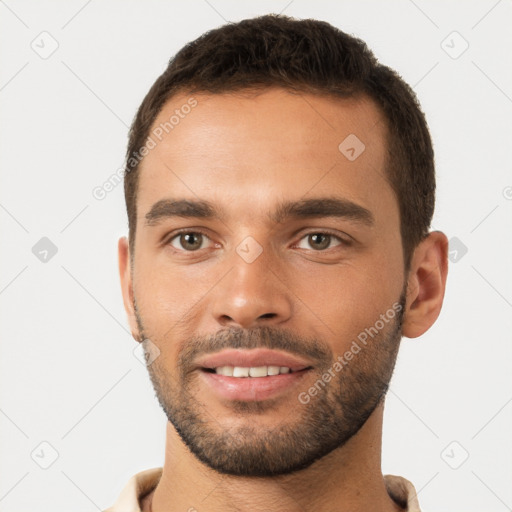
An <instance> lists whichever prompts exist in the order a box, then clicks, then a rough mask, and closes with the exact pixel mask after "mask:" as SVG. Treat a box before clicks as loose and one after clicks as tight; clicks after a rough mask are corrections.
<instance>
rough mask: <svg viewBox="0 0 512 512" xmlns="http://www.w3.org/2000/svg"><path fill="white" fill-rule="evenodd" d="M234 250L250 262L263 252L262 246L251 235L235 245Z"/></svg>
mask: <svg viewBox="0 0 512 512" xmlns="http://www.w3.org/2000/svg"><path fill="white" fill-rule="evenodd" d="M236 252H237V253H238V255H239V256H240V257H241V258H242V259H243V260H244V261H245V262H246V263H252V262H253V261H255V260H256V258H258V257H259V255H260V254H261V253H262V252H263V247H262V246H261V245H260V244H259V243H258V242H257V241H256V240H255V239H254V238H253V237H252V236H248V237H246V238H244V239H243V240H242V241H241V242H240V243H239V244H238V245H237V246H236Z"/></svg>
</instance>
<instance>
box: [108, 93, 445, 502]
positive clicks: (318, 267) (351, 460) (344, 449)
mask: <svg viewBox="0 0 512 512" xmlns="http://www.w3.org/2000/svg"><path fill="white" fill-rule="evenodd" d="M188 98H189V97H188V96H187V95H178V96H175V97H173V98H171V99H170V100H169V101H168V103H167V104H166V105H165V106H164V109H163V110H162V112H161V113H160V114H159V116H158V118H157V120H156V121H155V123H154V126H158V125H159V124H160V123H161V122H165V121H166V120H168V119H169V117H170V116H171V115H172V114H173V113H174V111H175V109H176V108H180V106H181V105H183V104H184V103H186V101H187V99H188ZM194 98H195V99H196V100H197V101H198V105H197V106H196V107H195V108H194V109H193V110H192V111H191V113H190V114H188V115H187V116H186V117H185V118H184V119H183V120H181V121H180V123H179V125H177V126H175V128H174V129H173V130H172V132H170V133H169V134H168V135H167V136H166V137H165V138H164V139H163V140H162V142H160V143H159V144H157V146H156V147H155V148H154V149H153V150H151V151H150V152H149V154H148V155H147V156H146V157H145V158H144V160H143V161H142V163H141V167H140V176H139V180H140V181H139V191H138V198H137V210H138V216H137V234H136V239H135V250H134V255H130V253H129V249H128V240H127V239H126V238H125V237H123V238H121V239H120V240H119V244H118V249H119V269H120V277H121V285H122V292H123V300H124V305H125V309H126V312H127V315H128V318H129V322H130V327H131V331H132V335H133V337H134V339H136V340H138V341H142V340H143V339H144V338H149V339H150V340H151V341H152V342H153V343H154V344H155V345H156V346H158V349H159V350H160V355H159V356H158V358H157V359H156V360H155V362H154V363H152V365H151V366H150V367H149V368H150V375H151V377H152V380H153V384H154V385H155V387H156V386H157V385H158V384H160V386H161V389H160V390H159V392H160V396H159V399H161V401H162V400H167V402H166V403H167V404H169V403H170V402H171V400H173V397H176V396H179V397H181V398H184V397H186V398H187V403H188V404H189V407H190V409H191V411H193V412H195V413H196V414H197V415H198V417H199V418H200V419H202V420H203V425H204V428H205V429H209V430H205V432H208V433H209V434H211V435H212V436H213V435H221V433H222V432H228V433H232V434H234V435H233V436H232V439H233V440H234V442H238V443H239V445H238V446H237V449H238V450H239V451H240V450H242V451H243V449H244V444H243V443H244V442H243V441H242V440H241V438H240V437H239V436H237V435H236V433H237V432H240V431H241V430H240V429H243V428H248V427H252V428H253V430H252V435H253V437H250V438H248V440H247V443H249V442H254V443H256V442H257V441H261V439H260V438H261V437H262V436H264V435H268V433H269V432H270V433H273V432H277V431H278V429H280V428H282V429H286V428H289V429H290V430H294V429H295V430H296V431H297V432H298V433H301V432H303V430H301V428H303V427H304V425H305V422H306V421H307V419H308V418H310V417H313V414H314V412H315V411H318V409H315V407H320V405H319V404H324V405H329V404H331V405H332V406H333V407H332V410H331V414H332V419H333V421H334V418H338V419H339V420H340V421H341V420H345V416H344V415H343V414H346V412H347V411H346V408H345V409H343V407H342V405H341V402H338V401H335V399H336V397H340V398H341V397H342V396H343V394H344V390H346V391H347V394H350V393H349V392H350V391H353V390H355V389H357V385H356V384H357V382H356V380H355V379H356V376H357V375H358V372H360V374H361V373H364V374H365V375H367V376H369V377H371V376H372V375H373V373H374V372H375V368H376V366H375V367H373V368H372V361H375V360H376V359H375V356H376V355H379V354H383V353H384V352H383V350H384V349H383V348H382V347H383V346H384V345H383V344H384V340H386V339H387V342H386V343H387V346H388V347H389V354H388V356H389V357H387V358H386V361H385V363H382V364H383V366H382V367H383V368H386V370H387V371H389V375H387V377H386V379H385V381H386V382H383V383H382V386H385V385H386V383H387V381H389V378H390V377H391V372H392V369H393V365H394V361H395V357H396V350H398V345H399V339H400V334H402V335H404V336H406V337H409V338H414V337H417V336H420V335H421V334H423V333H424V332H425V331H427V330H428V329H429V328H430V326H431V325H432V324H433V323H434V322H435V320H436V319H437V317H438V315H439V312H440V310H441V306H442V302H443V297H444V290H445V284H446V275H447V246H448V242H447V238H446V236H445V235H444V234H443V233H441V232H438V231H436V232H431V233H430V234H429V236H428V237H427V238H426V239H424V240H423V241H422V242H421V243H420V244H419V245H418V246H417V248H416V250H415V252H414V254H413V257H412V262H411V267H410V270H409V272H408V273H407V274H406V273H405V272H404V261H403V255H402V240H401V236H400V219H399V210H398V203H397V200H396V197H395V195H394V192H393V190H392V188H391V186H390V185H389V183H388V182H387V180H386V176H385V171H384V162H385V154H386V123H385V120H384V119H383V117H382V115H381V113H380V111H379V109H378V108H377V107H376V105H375V104H374V103H373V102H372V101H371V100H370V99H368V98H365V97H360V98H357V99H346V100H345V99H344V100H340V99H333V98H329V97H324V96H316V95H310V94H302V95H296V94H291V93H289V92H287V91H285V90H282V89H280V88H269V89H266V90H265V91H264V92H263V93H261V94H260V95H258V96H248V95H239V94H238V95H234V94H222V95H209V94H195V95H194ZM242 120H243V121H242ZM349 134H356V135H357V137H358V138H359V139H360V140H361V141H363V143H364V144H365V150H364V151H363V153H362V154H361V155H360V156H359V157H358V158H357V159H356V160H354V161H349V160H348V159H347V158H346V157H345V156H344V155H343V154H342V153H341V152H340V151H339V150H338V145H339V144H340V143H341V142H342V141H343V140H344V139H345V138H346V137H347V135H349ZM171 197H172V198H180V199H190V200H197V199H203V200H207V201H209V202H210V203H212V204H214V205H215V206H217V207H218V208H221V209H222V210H223V212H224V216H223V217H222V219H197V218H176V217H174V218H165V219H162V220H161V222H159V223H157V224H155V225H147V223H146V219H145V215H146V214H147V213H148V212H149V211H150V210H151V208H152V206H153V205H154V204H155V203H156V202H157V201H160V200H162V199H166V198H171ZM312 197H315V198H325V197H330V198H332V197H336V198H342V199H346V200H349V201H352V202H354V203H356V204H358V205H360V206H362V207H364V208H366V209H367V210H369V211H370V212H371V214H372V216H373V220H374V221H373V224H372V225H371V226H369V225H366V224H365V223H362V222H358V221H356V220H353V219H350V218H339V217H322V218H308V219H298V218H289V219H285V220H283V221H282V222H280V223H275V222H272V221H271V220H270V219H269V217H268V214H269V213H270V212H273V211H274V209H275V207H276V205H277V204H278V203H279V202H281V201H288V200H289V201H297V200H302V199H308V198H312ZM181 228H190V232H196V230H198V229H199V230H200V231H204V232H205V234H207V238H204V239H203V245H202V246H201V248H200V249H199V250H197V251H188V252H187V251H186V250H185V248H183V246H181V245H180V243H179V242H180V238H179V237H177V238H173V242H172V245H170V240H171V238H172V236H174V234H175V231H176V230H178V229H181ZM325 231H327V232H330V233H332V234H333V235H334V238H332V239H331V244H330V246H328V248H326V249H322V250H318V248H316V247H315V245H313V246H312V245H311V239H310V238H308V236H307V235H308V234H314V233H324V232H325ZM171 235H172V236H171ZM248 236H251V237H253V238H254V239H255V240H256V241H257V242H258V244H259V245H260V246H261V249H262V253H261V254H260V255H259V256H258V257H257V258H256V259H255V260H254V261H253V262H252V263H247V262H246V261H245V260H244V259H243V258H241V257H240V255H239V254H238V253H237V251H236V248H237V246H238V245H239V244H240V243H241V242H242V241H243V240H244V239H245V238H246V237H248ZM338 236H339V237H340V239H341V240H351V241H352V244H351V245H348V246H347V245H345V244H341V243H340V242H339V240H337V239H336V237H338ZM347 237H348V238H347ZM163 242H167V245H165V244H164V243H163ZM402 294H403V297H404V298H405V308H404V311H403V318H402V324H401V326H400V325H395V327H397V328H398V329H400V327H401V333H400V332H398V334H397V333H396V332H395V333H394V334H393V332H392V330H393V329H392V328H393V323H392V322H390V323H389V324H388V325H386V327H385V328H384V329H382V332H380V333H379V337H378V338H376V339H375V342H374V343H373V344H369V346H368V348H366V349H365V350H363V351H362V352H361V353H360V354H358V355H356V356H354V359H353V360H352V361H350V362H349V364H348V366H347V370H346V371H345V370H343V371H344V372H345V373H343V375H344V377H339V378H338V379H336V378H334V379H333V380H332V383H331V384H330V385H329V386H328V387H327V388H326V390H325V391H323V392H322V393H323V394H322V395H321V396H320V397H318V400H317V401H315V400H312V402H311V403H310V404H309V405H302V404H300V403H299V402H298V400H297V395H298V393H299V392H300V391H304V390H307V389H308V388H309V387H310V386H312V385H313V384H314V383H315V381H316V380H317V379H318V378H319V376H321V374H322V371H323V370H325V369H326V368H327V367H328V365H327V360H325V361H324V363H325V366H322V365H320V364H318V365H317V366H316V367H315V368H314V369H313V370H314V371H312V372H309V373H308V374H307V375H305V377H304V379H303V381H302V382H301V383H300V385H299V386H297V387H295V388H294V389H292V390H290V391H288V392H286V393H284V394H282V395H280V397H279V399H277V400H275V401H273V402H272V403H271V404H270V402H269V403H265V401H263V402H261V403H260V405H261V406H260V407H259V408H258V407H255V406H254V405H253V406H250V405H247V406H246V407H236V406H235V404H232V403H229V402H226V401H224V400H220V399H219V398H218V397H217V395H215V393H214V392H213V391H212V390H210V389H208V387H207V386H205V385H204V383H203V382H202V381H201V379H200V378H199V376H198V374H197V372H192V371H191V372H190V373H189V374H188V373H187V379H188V380H187V381H186V382H187V387H185V380H180V377H179V376H180V366H179V365H178V362H179V361H182V362H183V359H180V357H181V358H183V354H185V353H186V352H187V350H190V349H191V345H192V348H193V345H194V342H196V341H197V342H199V341H202V342H205V343H209V342H211V343H213V341H215V340H218V339H220V338H216V337H215V336H216V334H217V333H219V332H220V331H221V330H225V329H229V328H232V329H242V330H243V331H242V332H247V330H256V332H257V329H258V328H260V327H268V328H270V329H274V332H275V333H276V334H277V333H278V332H279V333H284V334H286V335H288V336H289V339H290V340H292V339H293V340H304V343H306V342H307V341H308V340H315V341H317V342H318V343H319V345H320V346H321V347H322V349H323V353H324V354H325V355H326V356H329V357H330V358H331V359H330V362H331V363H332V362H333V361H335V358H336V356H338V355H343V354H344V353H345V352H346V351H347V350H349V349H350V346H351V343H352V341H353V340H355V339H356V338H357V335H358V334H359V333H361V332H362V331H364V329H365V328H367V327H369V326H372V325H374V324H375V322H376V320H378V319H379V317H380V315H381V314H383V313H385V312H386V311H387V310H389V309H390V308H391V307H392V305H393V304H394V303H397V302H398V301H399V299H400V297H401V295H402ZM326 298H328V299H327V300H326ZM386 336H387V338H386ZM393 336H394V337H393ZM299 337H300V338H299ZM379 342H381V343H380V344H379ZM301 343H302V341H301ZM298 346H299V347H300V348H301V349H302V347H306V344H304V345H301V344H299V345H298ZM392 349H396V350H395V351H394V352H393V351H392ZM214 350H215V346H214V345H211V347H210V349H209V352H213V351H214ZM185 361H187V360H185ZM319 362H320V360H319V361H318V363H319ZM375 364H377V363H375ZM184 368H185V369H188V368H189V366H187V365H182V366H181V369H182V370H183V369H184ZM372 370H373V373H372ZM343 379H345V380H343ZM370 381H371V379H370ZM368 393H369V392H368ZM166 394H167V396H165V397H164V395H166ZM368 396H369V394H368ZM174 399H175V401H176V403H177V404H179V403H180V402H179V401H178V399H177V398H174ZM322 401H323V402H322ZM383 407H384V402H383V400H381V401H379V402H378V403H377V404H375V403H372V408H371V414H370V415H369V417H368V418H367V419H366V418H364V419H362V420H361V421H362V424H361V425H358V427H357V432H355V433H352V434H354V435H352V434H351V435H350V437H349V438H347V439H344V442H343V443H342V444H340V446H338V447H331V449H330V451H329V453H326V454H324V455H323V456H322V457H321V458H318V459H317V460H316V461H314V462H313V463H311V464H309V465H308V467H305V468H304V469H301V470H299V471H293V472H289V473H283V474H280V475H274V476H267V477H254V476H241V475H232V474H226V473H223V472H221V471H218V470H216V469H215V468H213V467H211V466H209V465H208V464H207V463H205V462H204V461H201V460H199V459H198V458H197V457H196V456H195V455H194V453H192V451H191V450H190V449H189V447H187V445H186V444H185V442H184V441H183V439H182V438H181V437H180V436H179V435H178V433H177V431H176V429H175V427H174V426H173V424H172V423H171V422H168V423H167V438H166V454H165V463H164V469H163V474H162V478H161V480H160V482H159V484H158V486H157V487H156V489H155V491H154V492H153V493H151V495H150V496H148V497H147V498H146V499H145V500H144V502H143V510H150V508H149V507H150V502H151V505H152V510H153V512H160V511H164V510H166V511H178V510H181V511H183V510H189V509H190V508H191V507H195V509H197V510H198V511H201V510H209V511H211V512H215V511H221V510H222V511H235V510H240V511H249V510H250V511H255V510H273V511H287V512H294V511H297V512H298V511H303V510H317V511H328V510H332V506H333V503H335V504H336V507H337V510H343V511H348V510H350V511H363V510H370V509H372V510H381V511H383V512H390V511H397V510H402V509H401V508H400V507H399V505H398V504H397V503H395V502H394V501H393V500H392V499H391V498H390V496H389V495H388V493H387V491H386V487H385V485H384V480H383V476H382V472H381V467H380V466H381V438H382V418H383ZM166 412H167V411H166ZM340 424H344V423H343V422H342V423H340ZM258 436H259V437H258ZM276 446H277V445H276ZM248 447H249V445H247V446H246V448H248ZM242 453H243V452H242Z"/></svg>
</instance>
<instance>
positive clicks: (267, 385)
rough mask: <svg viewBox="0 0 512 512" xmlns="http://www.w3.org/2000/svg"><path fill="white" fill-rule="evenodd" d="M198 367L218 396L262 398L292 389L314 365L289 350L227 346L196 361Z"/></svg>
mask: <svg viewBox="0 0 512 512" xmlns="http://www.w3.org/2000/svg"><path fill="white" fill-rule="evenodd" d="M196 369H197V370H199V374H200V376H201V380H202V382H203V384H204V385H205V388H206V390H207V392H208V393H213V394H214V395H215V396H216V398H218V399H223V400H228V401H231V400H243V401H262V400H267V399H269V398H273V397H276V396H278V395H284V394H285V393H291V392H292V390H293V388H294V387H297V385H298V383H299V382H301V381H302V380H303V379H304V378H305V377H306V376H307V375H308V374H309V373H310V372H311V370H313V365H312V364H310V363H309V361H306V360H305V359H302V358H300V357H297V356H295V355H292V354H289V353H287V352H280V351H275V350H268V349H255V350H224V351H221V352H218V353H216V354H212V355H210V356H207V357H204V358H201V359H199V360H198V361H196Z"/></svg>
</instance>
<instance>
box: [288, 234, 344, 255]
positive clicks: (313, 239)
mask: <svg viewBox="0 0 512 512" xmlns="http://www.w3.org/2000/svg"><path fill="white" fill-rule="evenodd" d="M333 239H335V240H337V241H338V243H337V244H336V246H338V245H349V242H347V241H345V240H342V239H341V238H340V237H339V236H336V235H333V234H331V233H325V232H322V231H319V232H316V233H309V234H307V235H306V236H304V237H303V238H302V239H301V242H302V241H303V240H305V241H306V243H307V244H308V245H309V247H301V245H300V243H299V245H298V247H299V248H300V249H311V248H313V250H315V251H324V250H325V249H330V248H331V247H333V246H332V245H331V242H332V241H333Z"/></svg>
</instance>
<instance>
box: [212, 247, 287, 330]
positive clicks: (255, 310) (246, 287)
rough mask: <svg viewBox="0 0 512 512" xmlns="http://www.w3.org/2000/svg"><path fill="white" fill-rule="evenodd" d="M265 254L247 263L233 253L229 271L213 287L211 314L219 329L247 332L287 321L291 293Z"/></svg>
mask: <svg viewBox="0 0 512 512" xmlns="http://www.w3.org/2000/svg"><path fill="white" fill-rule="evenodd" d="M266 252H267V251H263V253H262V254H261V255H260V256H259V257H258V258H257V259H256V260H254V261H252V262H250V263H249V262H247V261H245V260H244V259H243V258H242V257H240V256H239V255H238V254H236V253H235V254H233V257H232V258H231V259H230V263H231V269H230V271H229V272H228V273H227V275H226V276H225V277H224V279H222V280H221V282H220V283H219V284H218V285H217V286H216V287H215V298H214V305H213V314H214V316H215V321H216V322H217V323H218V324H219V325H220V326H222V327H241V328H244V329H250V328H255V327H261V326H265V325H277V324H280V323H283V322H286V321H287V320H289V319H290V317H291V315H292V307H293V302H292V297H293V294H292V292H291V290H290V289H289V288H288V287H287V285H286V284H285V279H283V278H282V277H280V276H279V271H278V268H279V264H278V263H276V262H275V261H272V262H271V261H270V259H271V256H270V255H269V254H268V253H267V254H265V253H266ZM271 264H272V267H271ZM270 268H272V270H270Z"/></svg>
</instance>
